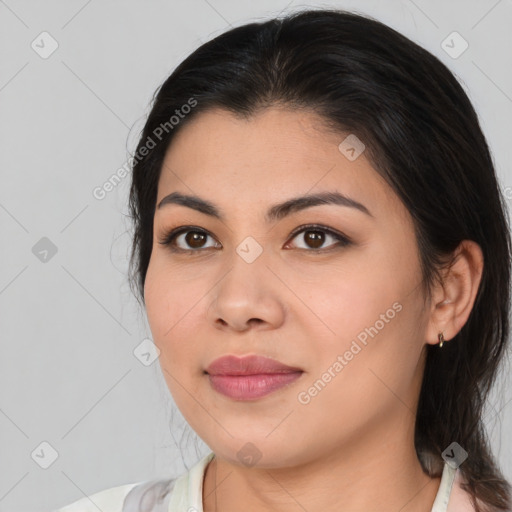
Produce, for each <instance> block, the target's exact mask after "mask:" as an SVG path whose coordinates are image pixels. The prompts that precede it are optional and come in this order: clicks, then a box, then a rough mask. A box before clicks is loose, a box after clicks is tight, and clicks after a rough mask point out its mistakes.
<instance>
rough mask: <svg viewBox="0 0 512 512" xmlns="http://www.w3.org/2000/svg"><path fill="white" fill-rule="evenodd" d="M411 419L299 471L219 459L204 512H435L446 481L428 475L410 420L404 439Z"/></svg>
mask: <svg viewBox="0 0 512 512" xmlns="http://www.w3.org/2000/svg"><path fill="white" fill-rule="evenodd" d="M407 416H408V414H407V413H406V414H404V416H403V417H401V424H396V425H395V428H391V429H390V425H389V424H387V425H385V427H384V428H383V429H382V432H381V433H380V434H379V433H378V434H377V435H376V433H375V432H373V433H372V435H371V436H365V435H364V434H362V433H358V434H359V436H358V439H357V441H354V440H351V442H350V443H349V444H347V445H344V446H342V447H341V448H340V449H339V450H338V451H334V450H331V451H330V452H329V453H328V454H321V455H318V456H316V457H315V458H310V459H308V460H307V461H305V462H303V463H301V464H298V465H294V466H287V467H277V468H276V467H272V468H268V469H267V468H260V467H256V466H254V467H245V466H241V465H240V464H235V463H232V462H231V461H229V460H226V459H222V458H218V457H217V456H216V457H215V458H214V459H213V460H212V461H211V462H210V463H209V465H208V467H207V470H206V473H205V478H204V485H203V503H204V505H203V509H204V512H221V511H222V512H235V511H239V510H240V509H241V508H243V509H244V510H258V511H259V512H271V511H272V512H274V511H276V510H279V511H280V512H296V511H297V510H300V509H301V508H302V509H303V510H307V511H309V512H314V511H320V510H321V511H322V512H335V511H336V512H339V511H346V510H350V511H351V512H368V511H373V510H378V511H379V512H396V511H397V510H400V512H430V511H431V509H432V505H433V502H434V499H435V496H436V494H437V492H438V489H439V484H440V480H441V479H440V477H438V478H434V479H432V478H430V477H429V476H428V475H426V474H425V473H424V472H423V470H422V468H421V464H420V462H419V460H418V458H417V455H416V451H415V449H414V432H413V428H414V421H410V417H409V418H408V419H407V421H408V422H409V425H408V429H407V431H406V434H407V436H406V438H404V424H403V421H404V420H405V419H406V418H407ZM413 419H414V418H413ZM390 432H392V433H393V434H391V435H390V434H389V433H390ZM372 440H373V442H372ZM241 504H243V507H242V506H241Z"/></svg>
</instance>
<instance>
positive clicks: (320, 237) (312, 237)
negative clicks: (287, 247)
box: [306, 231, 325, 249]
mask: <svg viewBox="0 0 512 512" xmlns="http://www.w3.org/2000/svg"><path fill="white" fill-rule="evenodd" d="M306 239H307V243H309V244H310V245H311V243H312V247H314V248H315V249H317V248H318V247H321V246H322V244H323V243H324V239H325V233H323V232H322V231H306Z"/></svg>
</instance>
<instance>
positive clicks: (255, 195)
mask: <svg viewBox="0 0 512 512" xmlns="http://www.w3.org/2000/svg"><path fill="white" fill-rule="evenodd" d="M348 135H350V134H348V133H340V132H335V131H333V130H329V129H328V128H327V126H326V125H325V123H324V122H323V119H322V118H321V117H320V116H318V115H317V114H315V113H314V112H311V111H304V110H292V109H289V108H279V107H271V108H267V109H264V110H262V111H260V112H259V113H257V114H256V115H254V116H252V117H250V118H248V119H243V118H240V117H238V116H235V115H234V114H232V113H230V112H228V111H226V110H222V109H214V110H210V111H207V112H203V113H199V114H196V117H195V118H194V119H192V120H191V121H190V122H189V123H187V124H185V125H184V126H183V127H182V128H181V129H180V130H179V131H178V132H177V134H176V136H175V137H174V139H173V141H172V143H171V145H170V146H169V148H168V150H167V153H166V156H165V159H164V163H163V167H162V172H161V176H160V182H159V187H158V198H157V202H159V201H160V200H161V199H162V198H163V197H164V196H165V195H167V194H169V193H170V192H173V191H181V192H183V193H192V194H195V195H198V196H201V197H209V198H212V196H214V197H217V198H218V200H219V203H222V204H224V203H225V202H229V201H231V202H235V201H240V202H241V203H245V204H254V203H258V204H263V203H264V204H270V203H275V202H278V201H279V200H282V199H285V198H287V197H291V196H298V195H302V194H306V193H312V192H317V191H328V190H331V191H333V190H336V191H339V192H341V193H343V194H345V195H348V196H350V197H353V198H354V199H356V200H357V201H359V202H362V203H363V204H368V205H372V204H373V205H374V207H373V209H374V210H375V209H376V208H378V205H380V207H381V208H383V209H388V210H389V209H390V208H391V209H392V210H393V212H394V213H396V212H397V208H398V210H403V206H402V205H401V202H400V201H399V200H398V197H397V196H396V195H395V194H394V192H393V191H392V190H391V188H390V187H389V186H388V185H387V183H386V182H385V181H384V179H383V178H382V177H381V176H380V175H379V174H378V173H377V172H376V171H375V169H373V167H372V166H371V164H370V163H369V161H368V159H367V158H366V157H365V154H364V151H363V153H362V154H361V155H360V156H359V157H357V158H356V159H355V160H349V159H348V158H347V156H346V154H345V153H344V152H343V151H340V149H339V145H340V143H342V142H343V141H344V140H345V139H346V138H347V136H348ZM349 140H351V139H349ZM369 208H370V209H372V208H371V207H369ZM401 213H403V211H402V212H401Z"/></svg>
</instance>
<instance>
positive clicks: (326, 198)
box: [157, 192, 373, 223]
mask: <svg viewBox="0 0 512 512" xmlns="http://www.w3.org/2000/svg"><path fill="white" fill-rule="evenodd" d="M167 204H179V205H182V206H187V207H188V208H192V209H194V210H197V211H198V212H201V213H204V214H206V215H209V216H211V217H215V218H217V219H219V220H221V221H224V220H225V217H224V214H223V213H222V211H221V210H220V209H219V208H218V207H217V206H215V205H214V204H213V203H211V202H210V201H207V200H205V199H201V198H200V197H198V196H193V195H186V194H181V193H180V192H172V193H171V194H169V195H167V196H165V197H164V198H163V199H162V200H161V201H160V202H159V203H158V206H157V209H160V208H162V207H164V206H165V205H167ZM324 204H335V205H338V206H347V207H350V208H355V209H357V210H359V211H361V212H363V213H365V214H366V215H369V216H370V217H373V215H372V214H371V213H370V211H369V210H368V208H366V206H364V205H363V204H361V203H359V202H358V201H356V200H354V199H351V198H350V197H347V196H345V195H343V194H341V193H339V192H322V193H318V194H310V195H305V196H299V197H293V198H291V199H288V200H287V201H284V202H283V203H278V204H275V205H273V206H272V207H270V208H269V210H268V211H267V214H266V216H265V220H266V221H267V222H268V223H271V222H275V221H278V220H281V219H283V218H284V217H286V216H288V215H290V214H291V213H294V212H297V211H300V210H304V209H306V208H311V207H312V206H319V205H324Z"/></svg>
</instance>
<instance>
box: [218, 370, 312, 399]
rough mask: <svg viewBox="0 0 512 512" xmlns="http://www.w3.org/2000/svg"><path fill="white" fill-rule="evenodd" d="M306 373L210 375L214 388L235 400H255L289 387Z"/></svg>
mask: <svg viewBox="0 0 512 512" xmlns="http://www.w3.org/2000/svg"><path fill="white" fill-rule="evenodd" d="M303 373H304V372H302V371H296V372H281V373H262V374H253V375H208V376H209V380H210V384H211V386H212V388H213V389H214V390H215V391H217V392H218V393H221V394H222V395H224V396H227V397H229V398H232V399H234V400H255V399H258V398H262V397H264V396H266V395H269V394H271V393H273V392H274V391H277V390H278V389H281V388H283V387H285V386H288V385H290V384H292V383H293V382H295V381H296V380H297V379H299V378H300V377H301V375H302V374H303Z"/></svg>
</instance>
